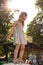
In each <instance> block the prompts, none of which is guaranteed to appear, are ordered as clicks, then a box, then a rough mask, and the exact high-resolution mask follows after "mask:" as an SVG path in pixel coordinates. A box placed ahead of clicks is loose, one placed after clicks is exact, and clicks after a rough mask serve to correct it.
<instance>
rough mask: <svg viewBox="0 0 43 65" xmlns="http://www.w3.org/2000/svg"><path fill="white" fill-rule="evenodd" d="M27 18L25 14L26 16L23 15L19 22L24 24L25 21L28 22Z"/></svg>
mask: <svg viewBox="0 0 43 65" xmlns="http://www.w3.org/2000/svg"><path fill="white" fill-rule="evenodd" d="M26 18H27V16H26V15H25V14H24V15H22V16H21V17H19V20H20V21H21V22H24V21H25V20H26Z"/></svg>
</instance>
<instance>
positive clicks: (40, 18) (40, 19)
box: [27, 12, 43, 46]
mask: <svg viewBox="0 0 43 65" xmlns="http://www.w3.org/2000/svg"><path fill="white" fill-rule="evenodd" d="M28 36H32V38H33V42H36V43H37V44H39V45H40V46H43V12H40V13H38V14H37V16H36V17H35V18H34V19H33V21H31V23H30V24H29V25H27V37H28Z"/></svg>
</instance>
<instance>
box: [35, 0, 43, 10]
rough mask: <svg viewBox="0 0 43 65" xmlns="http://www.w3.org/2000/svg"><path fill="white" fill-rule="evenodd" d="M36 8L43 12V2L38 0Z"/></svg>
mask: <svg viewBox="0 0 43 65" xmlns="http://www.w3.org/2000/svg"><path fill="white" fill-rule="evenodd" d="M36 6H37V7H38V8H41V9H42V10H43V0H36Z"/></svg>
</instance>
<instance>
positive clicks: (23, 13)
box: [19, 12, 27, 25]
mask: <svg viewBox="0 0 43 65" xmlns="http://www.w3.org/2000/svg"><path fill="white" fill-rule="evenodd" d="M23 15H25V16H27V13H26V12H21V14H20V15H19V17H22V16H23ZM22 24H23V25H24V22H22Z"/></svg>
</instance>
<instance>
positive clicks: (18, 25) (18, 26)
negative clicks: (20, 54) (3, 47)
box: [13, 21, 27, 45]
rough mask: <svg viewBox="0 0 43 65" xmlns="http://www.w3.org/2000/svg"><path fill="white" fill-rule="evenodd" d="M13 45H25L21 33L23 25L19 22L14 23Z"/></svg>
mask: <svg viewBox="0 0 43 65" xmlns="http://www.w3.org/2000/svg"><path fill="white" fill-rule="evenodd" d="M13 37H14V43H13V44H14V45H15V44H25V45H26V44H27V40H26V37H25V35H24V31H23V25H22V23H21V22H20V21H16V29H15V31H14V35H13Z"/></svg>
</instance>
